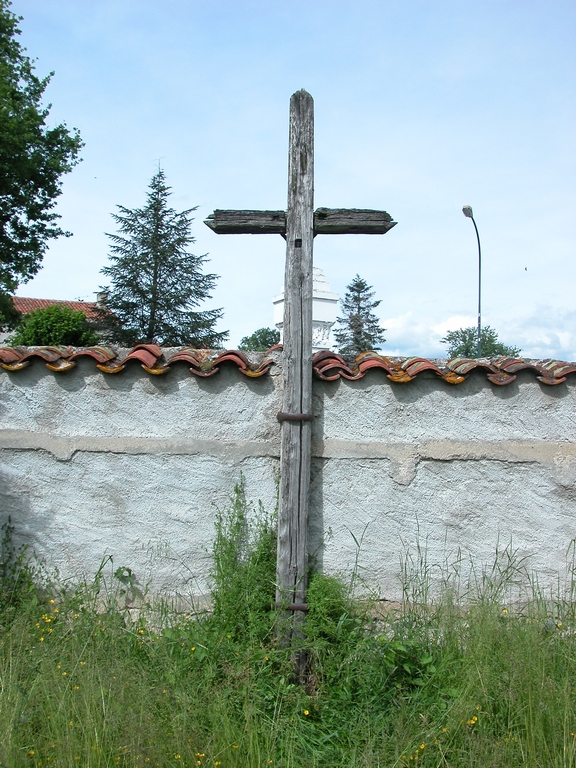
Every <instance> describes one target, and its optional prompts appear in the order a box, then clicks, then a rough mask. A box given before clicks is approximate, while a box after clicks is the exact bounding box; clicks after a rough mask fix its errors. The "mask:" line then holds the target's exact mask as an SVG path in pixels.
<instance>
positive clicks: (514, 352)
mask: <svg viewBox="0 0 576 768" xmlns="http://www.w3.org/2000/svg"><path fill="white" fill-rule="evenodd" d="M440 341H441V343H442V344H448V356H449V357H450V358H454V357H470V358H476V357H478V329H477V328H459V329H458V330H457V331H448V333H447V334H446V336H445V337H444V338H443V339H440ZM521 351H522V350H521V349H520V348H519V347H513V346H511V345H508V344H503V343H502V342H501V341H498V334H497V333H496V331H495V330H494V329H493V328H491V327H490V326H489V325H485V326H484V327H483V328H482V330H481V331H480V354H481V356H482V357H499V356H505V357H517V356H518V355H519V354H520V352H521Z"/></svg>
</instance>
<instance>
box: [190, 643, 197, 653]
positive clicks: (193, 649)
mask: <svg viewBox="0 0 576 768" xmlns="http://www.w3.org/2000/svg"><path fill="white" fill-rule="evenodd" d="M190 650H191V651H192V653H194V651H195V650H196V646H195V645H193V646H192V648H190Z"/></svg>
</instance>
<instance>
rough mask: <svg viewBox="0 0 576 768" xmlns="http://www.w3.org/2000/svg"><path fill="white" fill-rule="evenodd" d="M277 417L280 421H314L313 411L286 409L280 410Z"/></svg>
mask: <svg viewBox="0 0 576 768" xmlns="http://www.w3.org/2000/svg"><path fill="white" fill-rule="evenodd" d="M276 418H277V419H278V421H312V420H313V419H314V416H313V414H311V413H284V411H278V413H277V414H276Z"/></svg>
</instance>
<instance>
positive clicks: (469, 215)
mask: <svg viewBox="0 0 576 768" xmlns="http://www.w3.org/2000/svg"><path fill="white" fill-rule="evenodd" d="M462 213H463V214H464V216H466V217H467V218H468V219H472V224H474V229H475V230H476V240H478V348H477V355H478V357H480V356H481V353H482V343H481V341H480V339H481V333H482V312H481V306H482V305H481V296H482V251H481V249H480V235H479V234H478V227H477V226H476V222H475V221H474V213H473V212H472V206H471V205H465V206H464V208H462Z"/></svg>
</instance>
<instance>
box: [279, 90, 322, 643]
mask: <svg viewBox="0 0 576 768" xmlns="http://www.w3.org/2000/svg"><path fill="white" fill-rule="evenodd" d="M313 245H314V100H313V99H312V96H310V94H309V93H307V92H306V91H304V90H301V91H298V92H297V93H295V94H294V95H293V96H292V98H291V99H290V150H289V160H288V207H287V212H286V271H285V279H284V327H283V330H284V339H283V341H284V363H283V365H284V376H283V381H284V389H283V393H282V412H281V414H279V417H280V418H281V420H282V439H281V448H280V503H279V509H278V559H277V570H276V599H277V602H278V603H280V604H285V605H286V604H290V605H291V609H292V610H294V609H295V608H296V607H297V606H298V605H301V606H303V604H304V603H305V602H306V587H307V576H308V573H307V571H308V509H309V495H310V466H311V444H312V423H311V419H312V252H313ZM290 417H292V418H290ZM303 617H304V614H303V612H302V611H298V610H294V624H295V625H297V624H299V623H301V621H302V619H303ZM294 630H296V626H295V627H294ZM282 634H284V633H282ZM290 634H292V632H290ZM283 639H285V640H288V639H289V638H288V637H284V638H283Z"/></svg>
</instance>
